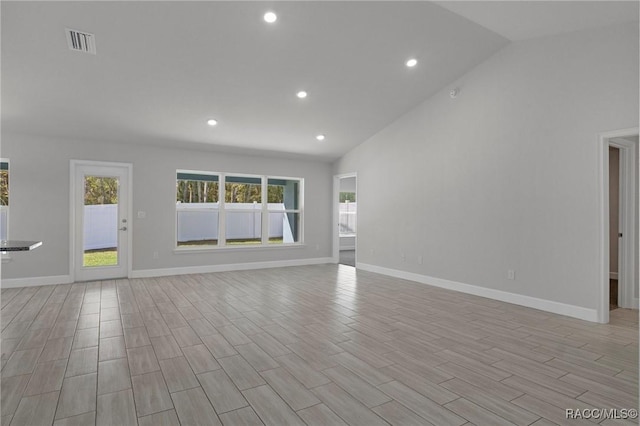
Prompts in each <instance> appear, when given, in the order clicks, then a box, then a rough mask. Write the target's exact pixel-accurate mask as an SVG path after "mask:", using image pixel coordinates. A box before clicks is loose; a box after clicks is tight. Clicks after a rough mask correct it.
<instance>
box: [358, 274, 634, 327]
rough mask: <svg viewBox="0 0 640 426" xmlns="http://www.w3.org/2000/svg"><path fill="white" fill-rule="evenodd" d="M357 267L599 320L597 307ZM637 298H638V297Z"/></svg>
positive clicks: (421, 276) (586, 318) (440, 279)
mask: <svg viewBox="0 0 640 426" xmlns="http://www.w3.org/2000/svg"><path fill="white" fill-rule="evenodd" d="M356 268H358V269H362V270H363V271H369V272H375V273H377V274H382V275H388V276H391V277H395V278H401V279H404V280H410V281H415V282H418V283H421V284H427V285H431V286H434V287H440V288H445V289H448V290H454V291H459V292H462V293H468V294H473V295H475V296H481V297H487V298H489V299H495V300H500V301H502V302H508V303H513V304H515V305H521V306H526V307H529V308H534V309H539V310H541V311H547V312H552V313H554V314H560V315H566V316H569V317H573V318H579V319H582V320H585V321H592V322H597V321H598V312H597V310H596V309H589V308H583V307H581V306H575V305H568V304H566V303H560V302H554V301H552V300H545V299H539V298H537V297H531V296H525V295H522V294H516V293H509V292H507V291H502V290H495V289H491V288H486V287H479V286H476V285H471V284H464V283H460V282H457V281H450V280H445V279H442V278H435V277H430V276H427V275H420V274H416V273H413V272H406V271H400V270H397V269H391V268H384V267H381V266H376V265H370V264H367V263H359V262H358V263H356ZM636 300H637V299H636Z"/></svg>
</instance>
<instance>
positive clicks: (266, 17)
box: [264, 12, 278, 24]
mask: <svg viewBox="0 0 640 426" xmlns="http://www.w3.org/2000/svg"><path fill="white" fill-rule="evenodd" d="M276 19H278V15H276V14H275V13H273V12H267V13H265V14H264V20H265V22H268V23H270V24H273V23H274V22H276Z"/></svg>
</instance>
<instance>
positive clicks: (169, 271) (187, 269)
mask: <svg viewBox="0 0 640 426" xmlns="http://www.w3.org/2000/svg"><path fill="white" fill-rule="evenodd" d="M325 263H332V259H331V258H330V257H317V258H311V259H292V260H275V261H268V262H248V263H229V264H224V265H202V266H184V267H177V268H163V269H141V270H137V271H133V272H132V273H131V278H151V277H165V276H170V275H186V274H208V273H211V272H228V271H247V270H250V269H267V268H284V267H287V266H305V265H320V264H325Z"/></svg>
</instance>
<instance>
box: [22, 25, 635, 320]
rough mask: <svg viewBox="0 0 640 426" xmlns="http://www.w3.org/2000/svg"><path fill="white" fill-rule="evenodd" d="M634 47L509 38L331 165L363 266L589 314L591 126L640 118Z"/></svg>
mask: <svg viewBox="0 0 640 426" xmlns="http://www.w3.org/2000/svg"><path fill="white" fill-rule="evenodd" d="M638 51H639V49H638V26H637V23H635V24H634V23H632V24H629V25H622V26H617V27H615V28H605V29H599V30H593V31H587V32H578V33H570V34H565V35H560V36H554V37H545V38H540V39H534V40H528V41H523V42H517V43H513V44H511V45H509V46H507V47H506V48H504V49H503V50H501V51H500V52H498V53H497V54H495V55H494V56H493V57H491V58H489V59H488V60H487V61H485V62H484V63H482V64H481V65H479V66H478V67H476V68H475V69H473V70H472V71H470V72H469V73H467V74H466V75H465V76H463V77H462V78H461V79H459V80H458V81H456V82H454V83H452V84H451V85H450V86H449V87H447V88H446V89H444V90H442V91H441V92H440V93H437V94H436V95H434V96H433V97H432V98H430V99H428V100H427V101H425V102H424V103H423V104H421V105H419V106H418V107H417V108H415V109H414V110H412V111H410V112H409V113H408V114H406V115H404V116H403V117H401V118H400V119H398V120H397V121H396V122H395V123H393V124H391V125H390V126H388V127H386V128H385V129H383V130H382V131H381V132H379V133H378V134H376V135H375V136H374V137H372V138H371V139H369V140H368V141H366V142H365V143H363V144H361V145H360V146H358V147H356V148H355V149H354V150H352V151H351V152H349V153H348V154H347V155H345V156H344V157H343V158H342V159H340V160H339V161H337V162H336V163H335V165H334V174H339V173H346V172H354V171H355V172H357V173H358V204H359V207H360V209H359V210H360V211H359V216H358V243H357V244H358V262H359V263H362V264H368V265H375V266H377V267H384V268H389V269H392V270H399V271H405V272H409V273H414V274H417V275H420V276H427V277H436V278H440V279H443V280H449V281H455V282H458V283H466V284H471V285H474V286H479V287H481V288H485V289H494V290H499V291H503V292H509V293H516V294H519V295H525V296H531V297H532V298H539V299H546V300H551V301H555V302H560V303H563V304H567V305H573V306H578V307H582V308H587V309H583V311H588V315H585V316H589V317H591V315H592V314H593V311H592V310H595V309H596V306H597V300H598V288H599V285H600V283H599V282H598V281H599V279H598V266H597V264H598V252H599V244H600V241H599V238H598V230H599V225H600V223H599V221H600V217H599V212H598V188H599V183H600V182H599V179H598V164H599V163H598V133H599V132H603V131H609V130H614V129H622V128H630V127H636V126H637V125H638V72H639V70H638ZM453 87H460V94H459V95H458V97H457V98H456V99H451V98H450V97H449V90H450V89H451V88H453ZM12 164H13V163H12ZM380 200H384V203H382V204H381V203H380ZM394 205H411V206H412V208H406V209H403V211H402V212H398V211H397V210H394V209H390V208H385V206H394ZM403 254H404V255H406V261H404V262H403V261H402V255H403ZM418 256H423V258H424V263H423V264H419V263H418ZM509 269H513V270H515V278H516V279H515V280H508V279H507V270H509Z"/></svg>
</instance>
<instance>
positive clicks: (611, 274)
mask: <svg viewBox="0 0 640 426" xmlns="http://www.w3.org/2000/svg"><path fill="white" fill-rule="evenodd" d="M609 279H610V280H617V279H618V273H617V272H609Z"/></svg>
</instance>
